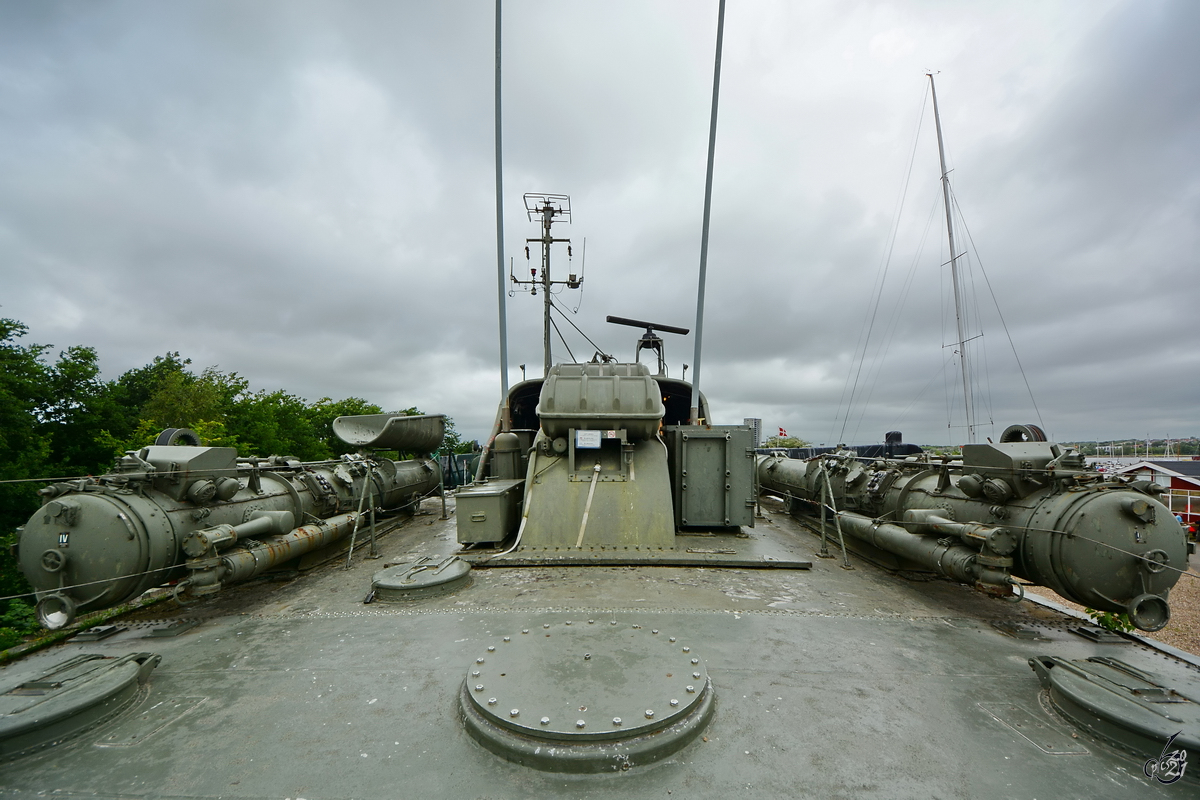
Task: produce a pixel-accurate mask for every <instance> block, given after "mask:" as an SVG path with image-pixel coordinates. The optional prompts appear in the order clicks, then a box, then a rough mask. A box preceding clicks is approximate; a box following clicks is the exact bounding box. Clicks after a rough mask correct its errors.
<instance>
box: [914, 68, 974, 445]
mask: <svg viewBox="0 0 1200 800" xmlns="http://www.w3.org/2000/svg"><path fill="white" fill-rule="evenodd" d="M926 74H927V75H929V91H930V92H932V93H933V122H934V124H935V125H936V127H937V140H938V158H939V159H941V162H942V201H943V202H944V203H945V205H946V236H947V237H949V240H950V282H951V283H952V284H953V285H954V319H955V322H956V323H957V325H958V361H959V365H960V366H961V368H962V382H963V403H964V404H965V405H966V409H967V442H968V443H970V444H974V443H975V412H974V409H973V406H974V403H972V402H971V382H970V378H969V377H968V370H967V337H966V336H964V335H963V313H962V297H961V295H960V293H959V288H958V256H957V255H955V252H954V220H953V216H952V214H951V211H950V175H949V173H948V172H947V171H946V148H945V147H944V146H943V145H942V118H941V117H940V116H939V115H938V104H937V89H935V88H934V85H933V73H932V72H929V73H926Z"/></svg>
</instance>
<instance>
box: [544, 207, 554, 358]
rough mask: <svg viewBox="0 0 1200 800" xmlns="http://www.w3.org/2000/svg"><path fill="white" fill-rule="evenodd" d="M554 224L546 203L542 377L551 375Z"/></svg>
mask: <svg viewBox="0 0 1200 800" xmlns="http://www.w3.org/2000/svg"><path fill="white" fill-rule="evenodd" d="M553 224H554V209H553V208H551V207H550V203H548V202H547V203H546V206H545V208H543V209H542V303H543V305H544V307H545V309H544V310H545V314H546V318H545V320H544V321H543V323H542V329H543V337H544V339H543V343H542V344H543V350H544V358H543V360H544V362H545V363H544V364H543V367H542V375H543V376H546V377H549V375H550V244H551V243H552V242H553V241H554V237H552V236H551V235H550V226H551V225H553Z"/></svg>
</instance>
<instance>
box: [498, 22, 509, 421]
mask: <svg viewBox="0 0 1200 800" xmlns="http://www.w3.org/2000/svg"><path fill="white" fill-rule="evenodd" d="M500 2H501V0H496V296H497V298H498V300H499V303H500V397H501V398H505V397H508V311H507V309H506V307H505V305H506V304H505V302H504V295H505V291H504V289H505V287H504V162H503V160H502V157H503V153H504V148H503V147H502V143H501V136H500V134H501V129H502V126H501V124H500V120H501V115H500Z"/></svg>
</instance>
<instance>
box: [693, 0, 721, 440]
mask: <svg viewBox="0 0 1200 800" xmlns="http://www.w3.org/2000/svg"><path fill="white" fill-rule="evenodd" d="M724 32H725V0H721V5H720V8H719V9H718V10H717V57H716V63H715V66H714V67H713V98H712V118H711V120H710V122H709V124H708V174H707V176H706V177H705V179H704V227H703V229H702V230H701V233H700V282H699V287H698V288H697V290H696V350H695V355H694V356H693V357H692V418H691V423H692V424H693V425H699V424H700V348H701V345H702V344H703V343H704V281H705V277H706V276H707V274H708V218H709V213H710V211H711V210H712V178H713V156H714V155H715V153H716V148H717V98H718V97H719V96H720V93H721V43H722V41H723V39H724Z"/></svg>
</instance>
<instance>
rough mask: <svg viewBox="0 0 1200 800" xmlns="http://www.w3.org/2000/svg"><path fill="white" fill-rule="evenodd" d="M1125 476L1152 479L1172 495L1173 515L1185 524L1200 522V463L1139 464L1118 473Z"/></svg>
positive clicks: (1166, 462)
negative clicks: (1133, 475) (1179, 517)
mask: <svg viewBox="0 0 1200 800" xmlns="http://www.w3.org/2000/svg"><path fill="white" fill-rule="evenodd" d="M1117 472H1119V473H1120V474H1122V475H1129V474H1131V473H1132V474H1135V475H1137V476H1138V477H1139V478H1148V479H1150V480H1152V481H1154V482H1155V483H1157V484H1158V485H1159V486H1165V487H1166V488H1167V491H1168V492H1169V493H1170V500H1169V502H1168V501H1167V500H1166V499H1165V498H1164V502H1167V504H1168V505H1169V507H1170V509H1171V511H1172V513H1175V514H1178V515H1179V516H1181V517H1183V521H1184V523H1188V522H1200V461H1139V462H1138V463H1136V464H1130V465H1129V466H1128V467H1123V468H1122V469H1119V470H1117Z"/></svg>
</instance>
